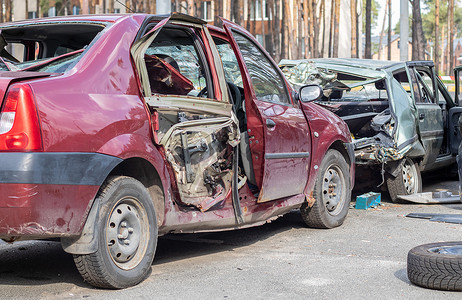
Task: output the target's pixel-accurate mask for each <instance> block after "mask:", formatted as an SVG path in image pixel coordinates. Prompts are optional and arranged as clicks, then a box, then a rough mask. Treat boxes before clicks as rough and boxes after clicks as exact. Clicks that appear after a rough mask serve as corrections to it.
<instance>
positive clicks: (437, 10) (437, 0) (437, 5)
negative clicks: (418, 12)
mask: <svg viewBox="0 0 462 300" xmlns="http://www.w3.org/2000/svg"><path fill="white" fill-rule="evenodd" d="M439 31H440V0H435V54H434V58H435V72H436V75H439V73H440V55H439V53H440V45H439V43H440V37H439Z"/></svg>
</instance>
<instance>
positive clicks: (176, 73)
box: [144, 28, 208, 97]
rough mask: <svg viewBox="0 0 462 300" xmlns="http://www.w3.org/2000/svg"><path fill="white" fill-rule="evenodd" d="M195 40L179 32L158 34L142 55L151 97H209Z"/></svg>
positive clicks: (166, 29)
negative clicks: (153, 95)
mask: <svg viewBox="0 0 462 300" xmlns="http://www.w3.org/2000/svg"><path fill="white" fill-rule="evenodd" d="M195 40H197V37H196V36H193V34H192V33H191V32H188V31H186V30H182V29H176V28H163V29H162V30H161V31H160V32H159V34H158V36H157V37H156V38H155V39H154V41H153V42H152V43H151V45H150V46H149V47H148V49H147V50H146V53H145V55H144V59H145V63H146V68H147V71H148V76H149V83H150V85H151V92H152V93H153V94H173V95H188V96H196V97H207V96H208V87H207V80H206V77H205V70H204V62H203V61H202V60H201V59H200V52H199V49H198V48H197V46H196V43H195Z"/></svg>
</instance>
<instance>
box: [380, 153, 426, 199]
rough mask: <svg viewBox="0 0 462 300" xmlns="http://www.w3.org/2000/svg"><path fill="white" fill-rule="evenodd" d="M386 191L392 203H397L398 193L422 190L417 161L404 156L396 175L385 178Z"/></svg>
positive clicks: (404, 193) (403, 193) (410, 193)
mask: <svg viewBox="0 0 462 300" xmlns="http://www.w3.org/2000/svg"><path fill="white" fill-rule="evenodd" d="M387 186H388V193H389V194H390V198H391V201H392V202H393V203H399V202H400V199H399V198H398V195H412V194H416V193H420V192H422V176H421V174H420V169H419V166H418V165H417V163H415V162H413V161H412V160H411V159H410V158H405V160H404V163H403V164H402V165H401V167H400V170H399V172H398V175H397V176H396V177H392V176H388V178H387Z"/></svg>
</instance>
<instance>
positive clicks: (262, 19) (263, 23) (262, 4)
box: [260, 0, 266, 49]
mask: <svg viewBox="0 0 462 300" xmlns="http://www.w3.org/2000/svg"><path fill="white" fill-rule="evenodd" d="M260 4H261V5H260V9H261V35H262V41H263V43H262V45H263V48H265V49H266V35H265V15H264V14H263V10H264V6H265V4H264V1H263V0H260Z"/></svg>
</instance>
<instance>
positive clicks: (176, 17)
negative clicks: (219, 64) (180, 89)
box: [131, 13, 239, 212]
mask: <svg viewBox="0 0 462 300" xmlns="http://www.w3.org/2000/svg"><path fill="white" fill-rule="evenodd" d="M157 21H158V23H157V24H156V25H154V26H153V28H152V29H150V30H148V31H147V32H146V33H145V34H142V35H140V36H139V37H138V39H137V40H136V41H135V43H134V44H133V46H132V49H131V53H132V57H133V59H134V62H135V66H136V71H137V74H138V76H139V80H140V82H141V85H140V87H141V91H140V93H141V94H142V95H143V98H144V101H145V103H146V106H147V109H148V111H149V115H150V116H151V115H152V116H151V124H152V133H153V142H154V143H155V144H157V145H160V146H162V147H163V148H164V149H165V150H166V152H165V157H166V160H167V161H168V163H169V164H170V166H171V170H176V171H174V172H172V174H173V175H172V176H173V178H175V182H176V188H177V189H178V200H179V201H180V203H181V204H185V205H188V206H196V207H197V208H198V209H200V210H201V211H202V212H205V211H207V210H209V209H210V208H212V207H213V206H214V205H216V204H218V203H219V202H223V201H225V200H226V199H228V198H229V197H230V195H231V193H232V188H233V186H235V182H233V181H234V180H232V178H234V177H233V176H230V177H232V178H230V179H229V180H223V182H224V189H223V190H222V191H220V192H218V193H215V194H213V195H211V196H207V197H203V196H201V197H194V196H195V195H194V193H189V192H188V190H187V189H186V188H187V187H188V185H185V187H186V188H184V187H180V181H186V182H187V183H194V184H195V178H193V179H189V177H190V176H189V175H190V174H191V166H189V168H188V164H191V158H190V157H189V156H190V155H189V154H190V153H189V146H191V145H189V146H188V144H189V143H188V136H189V135H191V134H194V133H201V134H203V135H204V136H205V139H207V138H208V137H209V136H210V137H211V138H213V137H212V135H213V133H210V134H208V135H207V133H205V129H204V130H202V129H201V127H203V128H207V127H208V128H210V127H213V128H228V127H229V128H233V130H232V131H231V132H230V133H229V135H228V137H229V144H230V145H231V146H232V147H233V148H236V147H237V145H238V143H239V135H236V133H237V130H238V129H237V128H238V122H237V118H236V117H235V115H234V113H233V112H232V105H231V104H230V103H229V98H228V95H227V93H223V92H222V91H223V83H222V82H221V79H220V77H219V76H218V75H217V70H216V69H215V66H214V59H215V56H214V57H213V58H211V57H209V56H210V55H212V54H211V52H213V51H212V49H211V48H210V47H209V45H208V43H209V42H210V41H209V39H208V37H210V34H209V33H208V29H207V26H206V23H205V22H204V21H202V20H200V19H196V18H193V17H190V16H187V15H183V14H177V13H174V14H172V15H171V16H170V17H167V18H165V19H162V20H160V21H159V20H158V19H156V18H153V19H152V22H157ZM148 23H149V22H148ZM170 23H172V24H174V25H179V26H184V27H185V29H186V28H196V29H200V30H201V32H202V33H203V35H201V36H200V38H201V39H202V42H203V43H204V48H205V49H203V50H201V51H203V52H206V53H205V54H204V55H205V57H203V58H202V60H205V61H204V62H203V63H206V64H207V67H208V71H207V72H210V73H211V74H210V76H209V77H211V78H212V79H211V82H210V84H211V86H209V88H210V89H211V90H212V91H213V95H214V98H212V99H209V98H207V99H205V98H200V97H195V96H188V95H160V94H151V89H150V83H149V80H148V73H147V70H146V65H145V62H144V53H145V52H146V49H147V48H148V47H149V45H150V44H151V43H152V41H153V40H154V39H155V38H156V36H157V34H158V33H159V32H160V30H161V29H162V28H163V27H164V26H165V25H167V24H170ZM146 26H152V25H150V24H144V28H146ZM206 39H207V40H206ZM212 60H213V62H212ZM181 111H188V112H193V113H200V114H208V115H211V116H213V117H211V118H207V119H197V120H194V119H193V120H187V121H178V123H175V124H174V125H173V126H171V127H170V128H166V129H165V130H164V129H162V130H160V124H159V119H160V116H162V114H164V113H169V112H181ZM179 137H180V138H181V145H182V148H183V152H184V159H183V163H184V167H183V166H181V165H177V164H176V162H175V159H174V157H173V155H172V154H170V155H169V154H168V153H167V149H168V148H169V147H174V146H175V145H177V144H174V143H178V142H177V141H176V140H178V139H179ZM175 139H176V140H175ZM185 145H186V146H185ZM201 147H202V146H201ZM207 151H208V150H207ZM170 152H171V153H172V151H170ZM188 169H189V170H188ZM235 169H236V168H235V166H234V165H233V171H232V172H230V175H232V174H234V173H235ZM179 170H183V171H181V172H180V171H179ZM182 173H185V174H186V176H184V177H185V178H186V179H185V180H184V179H181V176H182V175H181V174H182ZM196 177H197V176H196ZM190 190H191V189H190ZM189 194H190V196H188V195H189Z"/></svg>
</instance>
